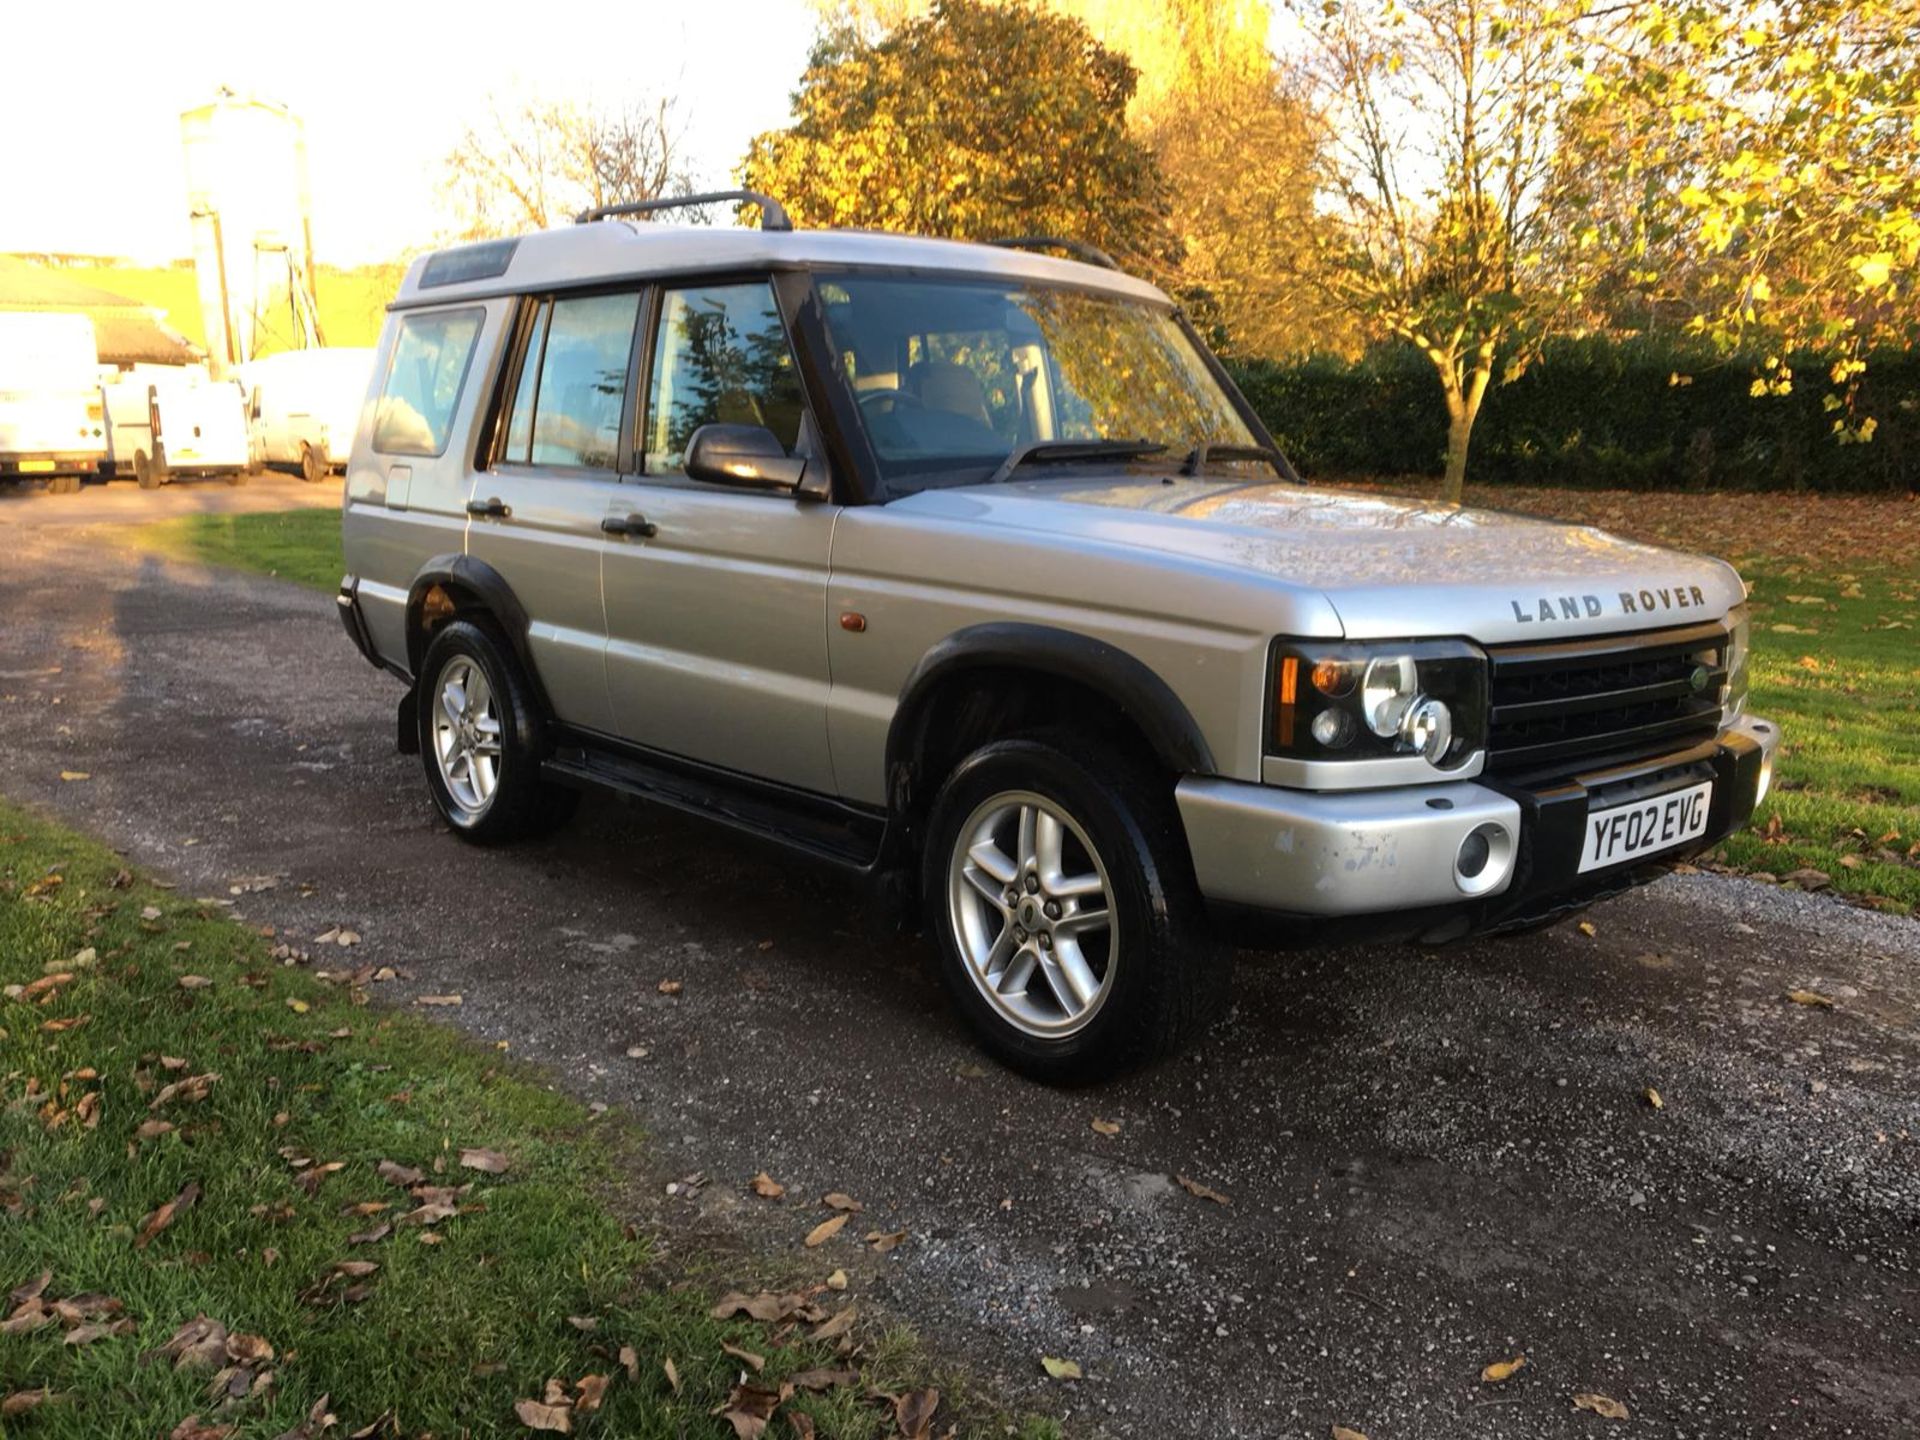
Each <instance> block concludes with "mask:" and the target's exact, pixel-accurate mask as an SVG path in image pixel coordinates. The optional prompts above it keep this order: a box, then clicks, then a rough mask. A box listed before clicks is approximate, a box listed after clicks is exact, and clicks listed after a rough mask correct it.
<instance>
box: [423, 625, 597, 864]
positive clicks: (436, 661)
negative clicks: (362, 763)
mask: <svg viewBox="0 0 1920 1440" xmlns="http://www.w3.org/2000/svg"><path fill="white" fill-rule="evenodd" d="M416 684H418V685H419V687H420V690H419V703H418V704H417V705H416V706H415V707H414V708H415V710H416V712H417V714H418V717H419V727H420V728H419V734H420V758H421V760H422V761H423V762H424V764H425V766H426V771H427V789H428V790H429V791H430V792H431V793H432V795H433V803H434V807H435V808H436V809H438V810H439V812H440V815H441V818H442V819H444V820H445V821H446V822H447V824H448V826H449V827H451V828H452V830H453V833H454V834H456V835H458V836H459V837H460V838H461V839H463V840H470V841H472V842H474V843H475V844H477V845H497V844H503V843H505V842H507V841H511V840H519V839H523V838H525V837H527V836H531V835H539V834H543V833H545V832H546V831H548V830H551V829H553V828H554V827H555V826H557V825H559V824H562V823H564V822H565V821H566V820H567V818H568V817H569V816H571V815H572V813H573V811H574V808H575V806H576V805H577V804H578V803H579V798H580V797H579V795H578V793H577V792H575V791H573V790H570V789H567V788H566V787H564V786H558V785H553V784H550V783H548V782H547V781H545V780H543V779H542V778H541V776H540V762H541V760H542V759H544V758H545V754H546V743H545V738H544V734H543V730H544V726H543V723H542V717H541V715H540V713H539V708H538V705H537V703H536V701H535V700H534V696H533V687H532V686H531V685H530V684H529V683H528V682H527V679H526V677H525V675H524V674H523V673H522V672H521V669H520V666H519V662H518V661H517V660H516V659H515V658H514V656H513V653H512V651H511V650H510V649H509V648H508V647H507V645H506V643H505V641H504V640H502V639H501V638H500V636H499V634H498V632H497V631H495V630H494V629H493V628H492V627H491V626H490V625H487V624H485V623H483V622H476V621H472V620H450V621H448V622H447V624H446V625H445V626H443V627H442V628H441V629H440V631H439V632H438V633H436V634H435V635H434V637H433V643H432V644H431V645H429V646H428V647H427V653H426V657H425V659H424V660H423V661H422V662H421V665H420V677H419V679H418V681H416Z"/></svg>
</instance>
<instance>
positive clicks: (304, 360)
mask: <svg viewBox="0 0 1920 1440" xmlns="http://www.w3.org/2000/svg"><path fill="white" fill-rule="evenodd" d="M240 373H241V379H242V382H243V383H244V384H245V386H246V388H247V425H248V430H249V433H250V434H251V436H252V443H253V459H254V462H255V463H256V464H259V465H297V466H299V468H300V473H301V474H302V475H303V476H305V477H306V478H307V479H308V480H309V481H318V480H320V479H323V478H324V477H325V476H326V475H327V473H328V472H329V471H332V470H340V469H344V468H345V467H346V463H347V453H348V452H349V451H350V450H351V449H352V448H353V433H354V431H355V430H356V429H358V428H359V425H360V407H361V406H362V405H363V404H365V403H366V398H367V386H368V383H369V382H370V381H371V380H372V378H373V351H372V350H370V349H364V350H363V349H349V348H344V347H342V348H329V349H322V350H290V351H288V352H286V353H285V354H283V355H269V356H267V357H266V358H265V359H262V360H255V361H253V362H251V363H250V364H247V365H244V366H242V367H241V371H240Z"/></svg>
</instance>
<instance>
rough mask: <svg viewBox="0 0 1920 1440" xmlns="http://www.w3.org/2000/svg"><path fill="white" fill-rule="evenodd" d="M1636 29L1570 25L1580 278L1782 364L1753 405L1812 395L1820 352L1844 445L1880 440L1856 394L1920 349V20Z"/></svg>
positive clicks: (1877, 16) (1670, 13) (1870, 14)
mask: <svg viewBox="0 0 1920 1440" xmlns="http://www.w3.org/2000/svg"><path fill="white" fill-rule="evenodd" d="M1580 13H1582V14H1585V13H1588V12H1580ZM1624 18H1625V20H1626V22H1627V23H1626V26H1625V28H1624V30H1621V29H1611V30H1607V31H1602V32H1598V33H1589V32H1587V31H1584V30H1583V29H1582V28H1581V27H1580V26H1579V25H1578V24H1576V25H1574V26H1571V27H1569V32H1568V33H1569V37H1570V44H1571V45H1572V46H1573V48H1574V50H1575V52H1576V53H1577V54H1578V56H1579V58H1580V60H1581V62H1582V72H1583V86H1582V91H1581V94H1580V97H1579V99H1578V101H1577V102H1576V103H1575V104H1574V105H1573V106H1571V107H1570V109H1569V112H1568V115H1567V117H1566V127H1565V134H1564V139H1563V145H1562V154H1561V161H1560V164H1561V167H1562V169H1563V172H1564V183H1563V184H1562V186H1561V189H1562V191H1563V193H1564V194H1565V195H1566V197H1567V199H1568V201H1569V208H1570V209H1571V210H1574V211H1575V212H1576V213H1578V214H1579V215H1580V217H1581V219H1580V222H1579V223H1578V224H1577V225H1576V226H1575V227H1573V229H1572V231H1571V233H1570V234H1569V236H1568V237H1566V238H1567V240H1568V246H1567V251H1566V254H1565V256H1564V263H1565V264H1566V265H1567V267H1568V268H1569V269H1575V270H1583V271H1586V272H1588V275H1587V285H1588V288H1589V291H1590V293H1593V294H1595V295H1602V296H1608V297H1614V299H1615V309H1616V312H1617V311H1618V310H1619V309H1622V308H1625V307H1626V306H1627V305H1631V306H1633V308H1636V309H1638V310H1639V311H1640V312H1641V313H1644V314H1647V315H1649V316H1652V315H1658V314H1666V315H1671V316H1674V317H1675V318H1676V319H1678V320H1679V321H1680V322H1681V323H1682V324H1683V325H1684V326H1685V328H1686V329H1688V330H1690V331H1692V332H1694V333H1696V334H1699V335H1701V336H1703V337H1706V338H1708V339H1710V340H1712V341H1713V342H1714V343H1716V344H1717V345H1718V346H1719V347H1720V348H1721V349H1722V350H1724V351H1727V352H1729V353H1743V354H1749V355H1759V356H1763V357H1766V358H1765V359H1764V360H1763V363H1762V365H1761V368H1760V371H1759V373H1758V374H1756V376H1755V378H1754V382H1753V388H1754V393H1755V394H1756V395H1763V394H1767V393H1783V392H1784V391H1785V390H1786V389H1789V388H1791V387H1792V385H1793V384H1794V383H1795V377H1794V376H1793V374H1792V372H1791V370H1790V368H1789V367H1788V365H1787V362H1786V361H1785V359H1784V357H1785V356H1786V355H1787V354H1788V352H1790V351H1795V350H1799V351H1812V352H1814V353H1817V354H1820V355H1822V356H1823V357H1824V359H1825V363H1826V368H1827V372H1828V373H1827V375H1826V376H1825V377H1824V380H1825V383H1828V384H1830V385H1832V386H1833V390H1832V393H1831V394H1830V395H1829V398H1828V401H1827V404H1828V407H1829V409H1830V410H1833V411H1834V412H1836V413H1835V415H1834V419H1833V427H1834V431H1835V433H1836V435H1837V436H1839V438H1841V439H1842V440H1858V439H1870V438H1871V436H1872V434H1873V428H1874V421H1873V417H1871V416H1861V415H1855V414H1853V413H1852V408H1851V407H1852V399H1853V390H1852V381H1853V380H1854V378H1855V377H1856V376H1857V375H1858V374H1859V373H1860V370H1861V369H1862V367H1863V366H1864V363H1865V361H1866V357H1867V356H1868V354H1869V353H1870V352H1871V351H1872V350H1873V349H1874V348H1875V347H1876V346H1879V345H1912V344H1913V343H1915V342H1916V341H1920V295H1917V294H1916V288H1917V282H1920V41H1917V40H1916V35H1920V7H1917V6H1916V5H1915V4H1914V3H1912V0H1791V3H1786V4H1764V5H1763V4H1752V3H1749V4H1738V3H1725V4H1719V5H1711V6H1708V5H1702V6H1695V7H1690V8H1688V9H1686V10H1684V11H1677V10H1671V9H1668V8H1667V7H1665V6H1662V5H1657V4H1653V3H1637V4H1633V5H1631V6H1628V7H1626V8H1625V10H1624ZM1623 302H1624V303H1623Z"/></svg>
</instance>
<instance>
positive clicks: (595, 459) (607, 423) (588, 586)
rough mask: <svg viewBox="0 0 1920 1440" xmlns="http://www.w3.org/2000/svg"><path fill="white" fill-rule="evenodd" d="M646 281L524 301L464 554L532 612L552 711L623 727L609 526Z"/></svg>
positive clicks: (598, 725) (602, 726)
mask: <svg viewBox="0 0 1920 1440" xmlns="http://www.w3.org/2000/svg"><path fill="white" fill-rule="evenodd" d="M641 298H642V291H641V290H640V289H638V288H628V289H621V290H611V291H602V292H597V293H593V294H571V295H548V296H539V297H534V298H532V299H530V300H528V301H526V302H523V310H522V314H521V316H520V328H519V334H518V336H517V339H516V345H515V355H514V360H513V363H512V364H511V365H510V366H509V368H508V370H507V372H506V383H505V386H504V388H503V392H502V395H503V405H502V409H501V413H500V416H499V419H498V421H497V423H496V425H495V427H494V434H493V445H492V454H491V456H490V457H489V459H488V463H487V465H486V467H485V468H484V469H483V471H482V473H481V474H480V475H479V477H478V480H477V483H476V484H475V486H474V491H473V500H472V501H471V502H470V504H469V506H468V509H469V512H470V513H472V515H473V522H472V524H471V526H470V527H469V528H468V531H467V553H468V554H470V555H472V556H473V557H474V558H475V559H476V560H481V561H484V562H486V563H487V564H488V565H491V566H492V567H493V568H494V569H495V570H497V571H499V572H500V574H501V575H502V576H504V577H505V578H506V581H507V584H508V585H509V586H510V587H511V588H512V590H513V593H514V595H515V596H516V597H518V599H519V601H520V603H521V604H522V605H523V606H524V607H525V608H526V611H527V614H528V616H529V617H530V619H531V621H532V624H531V626H530V628H529V630H528V640H529V644H530V647H531V649H532V652H533V660H534V664H535V666H536V667H537V669H538V670H539V672H540V681H541V684H542V685H543V686H544V687H545V689H546V692H547V697H548V699H549V700H550V701H551V702H552V704H553V710H554V713H555V715H556V716H557V717H558V718H559V719H560V720H562V721H564V722H566V723H567V724H570V725H576V726H579V727H581V728H583V729H588V730H599V731H607V730H610V729H612V728H613V726H612V723H611V720H610V712H609V707H608V703H607V674H606V648H607V624H606V612H605V609H604V608H603V606H602V604H601V597H600V562H601V552H602V550H603V549H604V548H605V547H604V544H603V542H604V541H605V539H606V535H605V534H604V532H603V531H602V530H601V528H600V524H601V521H602V520H603V519H604V518H605V517H606V516H607V515H609V514H610V513H612V512H613V511H614V510H615V509H616V508H617V506H616V504H615V499H616V497H617V496H618V495H619V494H620V493H621V488H622V487H621V485H620V458H621V451H622V446H621V437H622V435H623V434H625V433H626V432H627V428H628V423H629V420H628V416H629V412H630V409H631V400H630V398H629V397H630V392H631V390H632V386H631V384H630V375H631V365H632V361H633V349H634V333H635V330H636V327H637V324H638V321H639V316H640V302H641Z"/></svg>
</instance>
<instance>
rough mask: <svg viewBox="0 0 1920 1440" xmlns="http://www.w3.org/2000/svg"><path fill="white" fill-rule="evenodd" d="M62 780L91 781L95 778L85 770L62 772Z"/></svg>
mask: <svg viewBox="0 0 1920 1440" xmlns="http://www.w3.org/2000/svg"><path fill="white" fill-rule="evenodd" d="M60 778H61V779H62V780H91V779H93V776H91V775H90V774H88V773H87V772H86V771H85V770H62V771H61V772H60Z"/></svg>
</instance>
